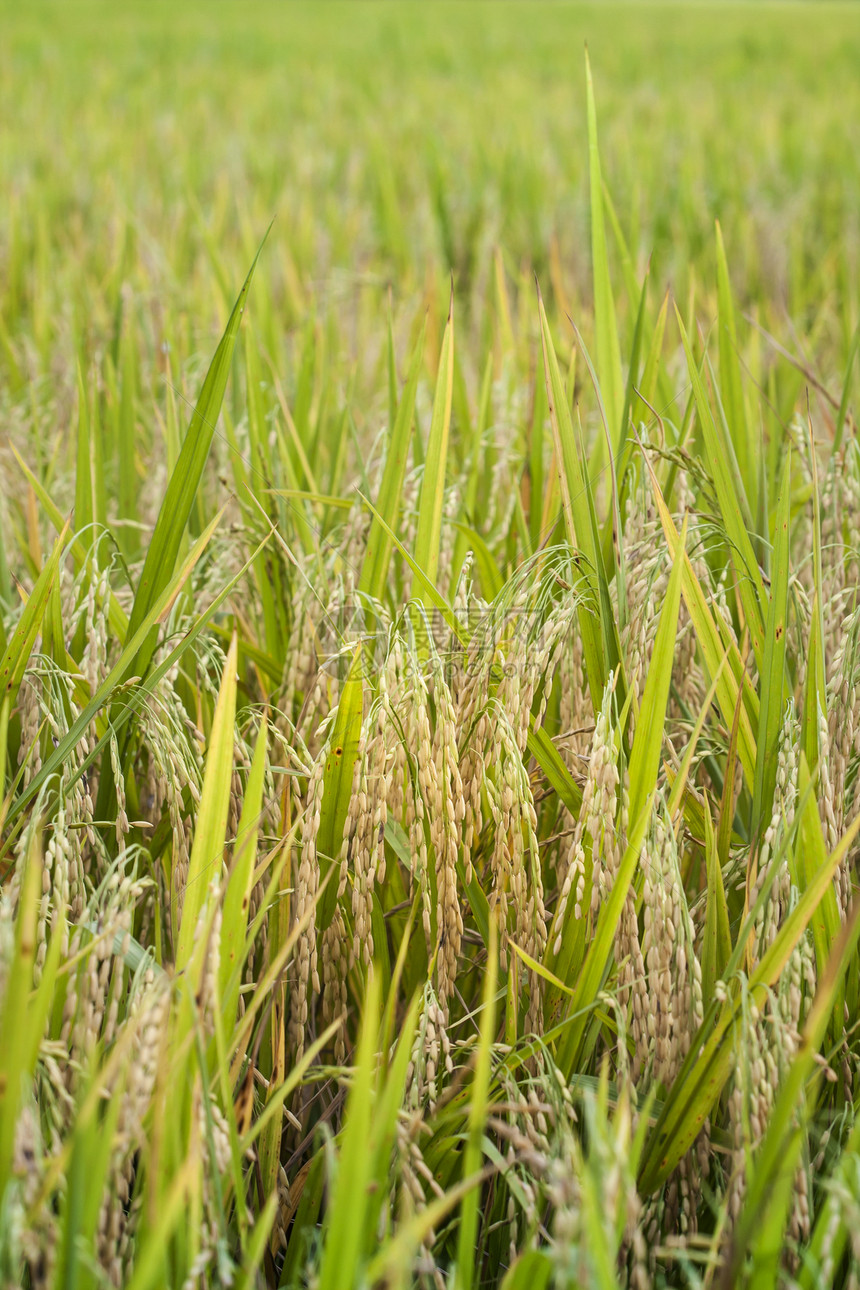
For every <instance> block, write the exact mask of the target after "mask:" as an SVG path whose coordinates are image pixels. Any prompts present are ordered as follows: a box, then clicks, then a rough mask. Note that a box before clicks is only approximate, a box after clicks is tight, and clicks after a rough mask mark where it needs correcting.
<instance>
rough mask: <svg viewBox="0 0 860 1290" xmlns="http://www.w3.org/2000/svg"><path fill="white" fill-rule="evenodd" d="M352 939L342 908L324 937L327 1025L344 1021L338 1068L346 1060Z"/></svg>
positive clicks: (337, 908) (337, 1040) (336, 1053)
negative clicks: (348, 978) (350, 942)
mask: <svg viewBox="0 0 860 1290" xmlns="http://www.w3.org/2000/svg"><path fill="white" fill-rule="evenodd" d="M349 958H350V952H349V937H348V934H347V929H346V922H345V921H344V917H343V911H342V910H341V908H340V905H339V904H338V905H336V906H335V911H334V915H333V917H332V920H331V922H330V923H329V925H328V927H327V928H326V929H325V931H324V932H323V934H322V970H323V1023H324V1025H326V1026H327V1025H330V1024H331V1022H333V1021H337V1020H341V1021H342V1024H341V1026H340V1028H339V1030H338V1031H337V1034H336V1035H335V1040H334V1059H335V1062H337V1064H338V1065H342V1064H343V1062H344V1061H345V1060H346V1015H347V975H348V973H349Z"/></svg>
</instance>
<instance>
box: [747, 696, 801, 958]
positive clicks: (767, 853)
mask: <svg viewBox="0 0 860 1290" xmlns="http://www.w3.org/2000/svg"><path fill="white" fill-rule="evenodd" d="M798 740H799V731H798V724H797V717H796V713H795V707H794V703H793V701H791V702H789V703H788V704H787V705H786V709H785V716H784V719H783V723H782V728H781V730H780V736H779V748H778V753H777V770H776V785H775V789H774V798H773V811H772V813H771V819H770V823H769V824H768V826H767V828H766V829H765V831H764V835H763V837H762V844H761V850H760V852H759V856H758V862H757V875H756V878H755V882H754V883H753V886H752V889H751V891H750V905H753V904H755V902H756V900H757V899H758V896H759V893H760V892H761V889H762V887H763V886H764V884H765V882H769V883H770V886H769V888H768V894H767V897H766V899H765V903H764V906H763V908H762V910H761V912H760V914H759V916H758V918H757V920H756V946H757V953H758V954H759V956H761V954H763V953H764V952H765V951H766V950H767V949H768V948H769V946H770V945H772V944H773V941H774V939H775V937H776V934H777V932H778V931H779V928H780V927H781V926H782V923H783V921H784V919H785V917H786V914H787V913H788V911H789V908H790V901H791V875H790V873H789V868H788V859H787V857H786V856H785V855H782V857H781V858H780V856H779V853H780V851H781V849H782V845H783V842H784V840H785V837H786V836H787V834H788V832H789V831H790V829H791V825H792V822H793V820H794V813H795V806H796V803H797V770H798V767H797V748H798ZM775 864H778V865H779V869H778V871H777V872H776V873H772V869H773V866H774V865H775Z"/></svg>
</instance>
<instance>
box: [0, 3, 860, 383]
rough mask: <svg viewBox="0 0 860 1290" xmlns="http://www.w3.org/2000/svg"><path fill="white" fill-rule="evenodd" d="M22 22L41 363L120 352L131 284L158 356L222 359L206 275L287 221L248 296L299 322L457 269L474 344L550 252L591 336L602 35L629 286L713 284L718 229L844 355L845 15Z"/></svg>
mask: <svg viewBox="0 0 860 1290" xmlns="http://www.w3.org/2000/svg"><path fill="white" fill-rule="evenodd" d="M3 30H4V39H3V44H2V49H0V110H1V111H2V127H0V148H2V151H0V182H2V186H3V192H4V194H5V200H4V203H3V209H2V211H0V249H2V253H3V254H2V270H0V271H2V275H3V276H2V279H0V281H2V286H3V306H2V319H3V329H4V332H5V333H8V337H9V338H10V339H11V340H12V342H13V344H14V343H16V342H17V341H19V340H21V341H23V339H24V337H27V338H28V343H29V342H30V340H31V339H35V340H36V341H37V344H38V346H39V349H40V351H41V352H40V354H39V355H38V360H39V364H41V365H42V366H44V365H45V364H46V363H47V360H48V354H49V352H50V353H51V354H52V355H53V357H54V360H55V361H59V358H60V356H61V355H63V354H64V353H65V354H66V355H67V354H68V348H69V345H70V335H69V333H70V331H74V329H75V328H77V329H78V330H81V329H89V331H90V333H91V335H92V336H93V338H94V339H95V338H104V336H105V335H108V334H109V332H110V326H111V320H112V319H113V318H114V316H115V303H116V302H115V295H116V291H117V283H118V282H120V281H122V282H124V283H125V284H126V285H127V287H128V289H130V290H131V291H132V292H133V295H134V298H135V301H136V307H137V310H138V311H139V314H140V322H141V324H142V325H143V326H146V327H149V328H151V337H150V339H151V341H153V342H155V341H158V340H159V339H161V338H162V337H164V336H166V335H168V333H169V334H170V339H171V340H172V341H174V342H175V344H176V346H177V348H178V350H179V353H180V355H181V354H182V352H183V348H184V346H185V345H189V344H190V343H191V342H190V337H189V338H186V339H185V340H184V341H183V339H182V336H183V332H186V333H187V331H188V329H191V333H192V335H194V334H195V332H197V333H198V334H197V339H196V344H199V345H201V346H203V348H204V349H206V348H207V344H206V337H205V336H204V335H202V334H199V331H198V329H200V328H201V327H206V326H209V327H210V329H211V330H210V335H211V336H212V337H215V336H216V335H217V334H218V326H217V323H216V317H215V316H213V312H214V311H215V310H216V309H218V307H219V305H220V304H221V303H222V302H220V301H219V300H218V295H217V286H215V284H214V282H213V279H215V280H218V279H220V281H221V283H222V284H223V288H222V289H223V291H224V292H226V293H229V292H231V291H232V290H233V288H234V286H235V283H236V282H237V280H238V279H239V278H240V277H241V275H242V272H243V266H246V265H247V263H248V262H249V258H250V255H251V254H252V253H253V250H254V249H256V246H257V244H258V242H259V240H260V238H261V236H262V234H263V232H264V230H265V228H266V226H267V225H268V223H269V220H270V219H271V218H272V217H273V216H274V217H275V220H276V223H275V228H274V232H273V238H272V242H271V244H270V248H269V251H268V263H267V271H266V274H265V281H264V282H263V283H261V284H259V285H258V288H257V294H258V295H261V294H264V293H265V294H269V293H270V294H271V295H272V297H273V300H274V302H276V304H277V307H278V316H279V320H280V323H281V326H282V327H283V328H284V329H285V331H290V330H292V329H294V328H295V327H297V326H300V325H301V324H302V323H303V322H304V321H305V320H306V319H307V317H308V316H309V315H310V314H319V313H321V312H324V311H325V310H326V308H327V307H328V306H331V308H332V309H333V310H336V312H337V313H339V314H340V316H341V318H344V319H346V318H354V317H355V315H356V314H357V313H361V312H362V311H368V312H378V311H379V310H380V309H381V308H382V303H383V301H384V296H385V291H386V289H387V286H388V285H389V284H391V285H392V287H393V288H394V296H395V304H396V306H397V307H398V308H410V309H411V308H413V306H414V301H415V298H416V294H417V293H421V292H423V291H425V290H426V289H427V284H428V281H429V282H430V283H431V284H432V289H434V290H440V291H441V290H442V284H443V283H444V281H445V279H446V278H447V275H448V273H449V271H451V270H453V272H454V277H455V285H456V288H457V293H458V299H460V300H461V301H462V305H463V306H464V307H465V308H466V309H467V310H468V329H469V333H470V334H475V333H477V334H481V333H482V332H486V330H487V329H488V328H489V327H491V325H492V311H491V310H487V309H486V308H485V305H486V304H487V302H488V300H489V299H491V297H492V254H493V250H494V248H495V247H496V246H499V247H501V248H502V253H503V256H504V259H505V263H506V266H507V267H508V269H509V271H510V272H511V273H512V274H513V275H514V277H515V278H516V276H517V274H518V272H519V270H520V267H521V266H523V265H526V266H528V267H529V268H530V269H534V270H535V271H537V272H538V274H539V276H540V277H541V280H542V282H543V284H544V291H545V293H546V294H548V295H549V294H551V281H552V273H551V262H552V258H553V256H557V274H558V278H559V281H560V285H561V286H562V287H563V289H564V292H565V293H566V296H567V299H568V301H569V303H570V305H571V307H572V309H573V311H574V313H575V315H576V317H577V321H578V322H579V320H580V317H581V315H582V312H583V306H584V307H585V310H586V312H587V305H588V298H589V282H590V274H589V269H588V264H589V256H588V220H587V212H588V185H587V161H588V154H587V141H586V133H585V97H584V92H583V76H582V51H583V47H584V45H585V43H586V42H588V45H589V48H590V51H591V57H592V62H593V66H594V69H595V78H596V89H597V94H598V100H599V108H600V123H601V148H602V160H603V169H604V178H605V180H606V183H607V186H608V189H609V192H610V194H611V196H612V200H613V202H614V204H615V208H616V211H617V213H618V218H619V220H620V222H621V227H622V229H623V231H624V235H625V237H626V238H627V240H628V243H629V246H630V251H631V255H632V256H633V260H634V263H635V265H636V268H637V272H638V273H639V274H641V273H642V271H643V270H644V267H645V264H646V262H647V260H648V258H649V257H650V258H651V265H652V282H653V284H654V289H655V290H656V291H658V292H659V291H662V289H663V288H664V287H665V286H666V285H670V284H671V286H672V288H673V291H674V292H675V294H676V295H677V297H678V298H679V299H681V300H683V299H684V298H685V297H686V295H687V293H688V291H689V290H690V289H691V287H692V286H693V285H694V284H697V285H699V286H702V285H703V284H704V285H706V286H707V284H709V283H710V282H711V281H712V279H713V271H714V255H713V237H712V228H713V221H714V219H715V218H716V217H719V218H720V220H721V222H722V226H723V231H724V236H725V240H726V244H727V248H728V251H729V261H730V264H731V269H732V275H733V280H734V282H735V285H736V289H737V291H738V298H739V303H740V305H741V306H742V307H743V308H749V307H750V306H751V305H752V304H755V306H756V308H757V309H758V310H759V311H760V312H761V311H767V312H768V314H769V315H771V314H773V315H774V316H777V317H778V316H780V315H782V316H783V317H784V316H785V315H786V314H787V315H788V316H790V317H791V318H792V319H793V321H794V324H795V325H796V326H798V327H800V328H802V329H804V331H805V330H806V329H810V330H813V331H816V329H820V331H821V333H822V337H821V338H822V340H823V341H824V342H825V348H826V349H828V348H829V349H830V357H831V358H832V357H835V354H834V348H835V351H836V353H837V354H841V353H842V351H843V350H844V348H845V345H846V343H847V341H846V338H847V336H848V335H850V331H851V326H852V320H853V319H855V317H856V312H857V282H858V237H860V234H858V216H857V212H858V209H860V84H858V77H857V74H856V69H857V66H858V61H860V14H858V11H857V9H856V7H854V6H852V5H847V4H843V5H824V4H816V5H781V4H769V5H765V6H760V5H755V4H725V5H712V6H707V5H685V4H674V5H666V6H660V5H638V4H635V3H634V4H625V5H613V4H603V5H595V6H588V5H582V6H578V5H575V6H568V5H563V4H542V3H529V4H520V3H511V4H503V5H493V4H485V5H457V4H452V5H444V4H440V5H434V6H431V7H424V6H420V5H401V6H395V5H388V4H380V5H375V4H365V3H361V2H359V3H354V4H352V3H350V4H347V3H344V4H331V5H328V4H324V5H320V6H312V5H290V6H286V7H285V6H281V5H277V4H271V3H268V2H267V0H264V2H263V3H260V4H255V5H254V6H253V7H252V8H248V7H246V6H239V5H233V4H230V3H229V2H223V0H219V3H217V4H215V5H209V6H204V5H194V4H190V5H165V4H163V3H155V4H152V5H147V6H135V7H132V6H124V5H117V6H107V5H105V6H101V5H96V4H91V3H87V2H86V0H84V2H83V3H78V4H74V5H56V6H46V5H44V4H42V3H40V2H39V0H36V2H35V3H32V4H28V5H26V6H15V7H9V8H7V9H6V12H5V15H4V20H3ZM610 254H611V256H612V257H613V259H616V263H617V258H616V257H615V248H614V247H611V248H610ZM213 255H214V256H215V257H217V262H218V271H217V273H215V274H213V264H212V256H213ZM213 294H214V295H215V299H214V300H213ZM203 301H206V302H211V303H210V308H209V310H208V311H206V312H203V313H201V310H200V308H199V305H200V303H201V302H203ZM529 304H531V302H529ZM816 334H818V331H816ZM348 352H349V353H350V356H352V355H353V354H354V346H352V347H349V348H348Z"/></svg>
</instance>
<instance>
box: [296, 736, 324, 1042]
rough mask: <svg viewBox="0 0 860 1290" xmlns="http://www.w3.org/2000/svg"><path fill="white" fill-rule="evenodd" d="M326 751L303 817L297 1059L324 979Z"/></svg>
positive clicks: (311, 782) (298, 895)
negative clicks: (321, 842) (319, 916)
mask: <svg viewBox="0 0 860 1290" xmlns="http://www.w3.org/2000/svg"><path fill="white" fill-rule="evenodd" d="M327 748H328V745H327V744H326V745H324V746H323V748H322V751H321V752H320V754H319V756H318V757H317V759H316V761H315V762H314V764H313V766H312V767H311V772H310V776H309V778H308V788H307V796H306V800H305V810H304V815H303V817H302V830H301V860H300V862H299V872H298V877H297V882H296V897H295V902H294V906H293V908H294V918H295V921H296V922H299V921H301V920H302V919H304V918H306V919H307V922H306V925H305V927H304V928H303V930H302V931H301V932H300V933H299V937H298V944H297V947H296V984H295V990H294V992H293V994H292V1007H291V1012H290V1036H291V1039H292V1043H293V1047H294V1050H295V1052H296V1054H297V1060H298V1058H299V1057H300V1056H301V1054H302V1053H303V1052H304V1044H305V1031H306V1027H307V1024H308V1015H309V1010H308V989H309V988H311V989H313V992H314V993H315V994H318V993H319V990H320V981H319V974H318V968H317V932H316V918H315V916H314V913H313V912H312V911H313V908H314V905H315V903H316V898H317V893H318V891H319V882H320V869H319V859H318V857H317V835H318V834H319V827H320V818H321V814H322V797H323V787H324V776H325V763H326V752H327Z"/></svg>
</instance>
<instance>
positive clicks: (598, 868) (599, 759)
mask: <svg viewBox="0 0 860 1290" xmlns="http://www.w3.org/2000/svg"><path fill="white" fill-rule="evenodd" d="M613 693H614V684H613V681H612V680H611V679H610V681H609V682H608V684H607V686H606V690H605V692H604V696H603V703H602V705H601V708H600V711H599V713H598V714H597V718H596V720H595V724H594V734H593V736H592V740H591V755H590V757H589V760H588V770H587V773H586V777H585V787H584V789H583V794H582V807H581V809H580V813H579V820H578V821H577V824H576V829H575V830H574V834H573V837H572V838H571V841H570V845H569V847H568V849H567V853H566V855H563V858H562V866H561V870H560V872H559V881H560V884H561V893H560V897H559V902H558V908H557V910H556V915H555V926H556V929H557V930H556V940H555V946H554V950H555V953H556V954H559V953H560V952H561V943H562V930H563V927H564V918H565V914H566V911H567V905H568V901H569V900H570V897H571V894H572V895H573V898H574V917H575V918H576V919H577V920H579V919H581V918H582V917H583V915H584V913H588V912H590V913H591V914H592V915H594V914H596V912H597V908H598V904H599V901H600V899H601V898H602V897H603V896H605V894H606V893H607V891H608V889H609V887H611V883H612V879H613V877H614V874H615V870H616V868H617V864H618V859H619V857H618V854H617V852H618V839H617V833H616V810H617V804H618V793H617V790H618V780H619V776H618V767H617V753H616V750H615V740H614V736H613V730H612V701H613ZM589 839H590V843H591V845H590V847H588V840H589ZM601 858H602V859H603V861H604V862H605V863H604V864H601Z"/></svg>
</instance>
